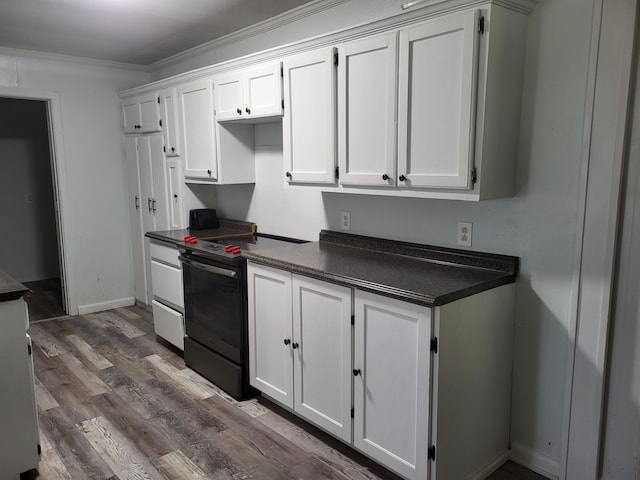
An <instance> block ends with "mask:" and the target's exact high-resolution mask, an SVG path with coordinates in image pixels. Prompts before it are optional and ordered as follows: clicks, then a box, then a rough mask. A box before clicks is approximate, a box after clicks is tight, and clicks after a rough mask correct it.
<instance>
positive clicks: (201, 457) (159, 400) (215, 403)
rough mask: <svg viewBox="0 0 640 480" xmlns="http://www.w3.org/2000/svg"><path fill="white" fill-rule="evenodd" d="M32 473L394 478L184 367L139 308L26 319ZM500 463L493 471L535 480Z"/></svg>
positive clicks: (237, 479)
mask: <svg viewBox="0 0 640 480" xmlns="http://www.w3.org/2000/svg"><path fill="white" fill-rule="evenodd" d="M29 330H30V334H31V336H32V338H33V341H34V344H35V348H34V349H33V350H34V363H35V375H36V399H37V404H38V410H39V419H40V439H41V444H42V456H41V461H40V466H39V471H40V478H42V479H46V480H57V479H73V480H78V479H85V478H87V479H89V478H90V479H97V480H103V479H109V480H115V479H129V478H132V479H133V478H135V479H146V478H149V479H199V480H202V479H212V480H216V479H227V480H241V479H249V478H252V479H265V480H273V479H307V480H313V479H327V480H329V479H331V480H346V479H360V480H365V479H368V480H375V479H389V480H395V479H397V477H396V476H395V475H393V474H392V473H390V472H389V471H387V470H385V469H384V468H382V467H380V466H378V465H377V464H375V463H373V462H371V461H370V460H368V459H367V458H365V457H363V456H361V455H359V454H357V453H356V452H353V451H352V450H351V449H349V448H347V447H346V446H345V445H343V444H342V443H340V442H338V441H336V440H335V439H333V438H331V437H329V436H328V435H326V434H324V433H323V432H321V431H319V430H317V429H315V428H314V427H311V426H309V425H308V424H306V423H305V422H302V421H301V420H299V419H298V418H297V417H295V416H293V415H291V414H289V413H288V412H285V411H284V410H282V409H280V408H279V407H277V406H276V405H273V404H272V403H270V402H267V401H266V400H262V399H252V400H249V401H245V402H237V401H235V400H233V399H232V398H231V397H229V396H228V395H226V394H225V393H224V392H222V391H221V390H219V389H218V388H217V387H215V386H214V385H212V384H211V383H209V382H208V381H206V380H205V379H203V378H202V377H200V376H199V375H197V374H196V373H194V372H192V371H191V370H190V369H188V368H186V367H185V365H184V361H183V360H182V358H181V357H180V356H179V355H177V354H176V353H175V352H174V351H173V350H171V349H169V348H168V347H167V346H166V345H165V344H163V343H159V342H158V341H157V340H156V337H155V335H154V334H153V327H152V324H151V316H150V313H149V312H148V311H146V310H144V309H141V308H138V307H131V308H122V309H116V310H111V311H108V312H102V313H98V314H92V315H84V316H74V317H66V318H60V319H55V320H51V321H44V322H39V323H35V324H32V325H31V327H30V329H29ZM542 478H543V477H539V476H537V475H535V474H533V473H531V472H529V471H527V470H526V469H523V468H522V467H519V466H517V465H515V464H513V463H508V464H506V465H505V466H503V467H502V468H501V469H500V470H499V471H498V472H496V473H495V474H494V475H493V476H492V477H491V480H507V479H510V480H539V479H542Z"/></svg>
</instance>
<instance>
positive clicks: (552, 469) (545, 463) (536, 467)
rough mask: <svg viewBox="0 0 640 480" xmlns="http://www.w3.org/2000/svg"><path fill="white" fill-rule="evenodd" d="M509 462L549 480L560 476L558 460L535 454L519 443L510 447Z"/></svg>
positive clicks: (542, 454) (554, 479) (538, 453)
mask: <svg viewBox="0 0 640 480" xmlns="http://www.w3.org/2000/svg"><path fill="white" fill-rule="evenodd" d="M511 460H513V461H514V462H516V463H519V464H520V465H522V466H523V467H527V468H528V469H529V470H533V471H534V472H536V473H539V474H540V475H543V476H545V477H547V478H549V479H551V480H558V476H559V475H560V462H559V461H558V460H556V459H555V458H551V457H549V456H548V455H545V454H544V453H540V452H536V451H535V450H533V449H532V448H530V447H527V446H525V445H522V444H521V443H517V442H516V443H513V444H512V445H511Z"/></svg>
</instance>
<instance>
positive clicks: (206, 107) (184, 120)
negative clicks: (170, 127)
mask: <svg viewBox="0 0 640 480" xmlns="http://www.w3.org/2000/svg"><path fill="white" fill-rule="evenodd" d="M178 112H179V116H180V127H181V131H182V140H183V142H184V143H183V145H182V148H183V161H184V164H183V167H184V175H185V177H188V178H195V179H207V180H216V179H217V178H218V166H217V160H216V144H215V129H214V121H213V85H212V84H211V80H210V79H204V80H196V81H193V82H189V83H187V84H183V85H180V86H179V87H178Z"/></svg>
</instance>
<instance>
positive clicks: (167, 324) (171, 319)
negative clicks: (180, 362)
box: [151, 300, 184, 351]
mask: <svg viewBox="0 0 640 480" xmlns="http://www.w3.org/2000/svg"><path fill="white" fill-rule="evenodd" d="M151 308H152V310H153V329H154V330H155V332H156V335H158V336H159V337H162V338H164V339H165V340H166V341H168V342H169V343H171V344H173V345H175V346H176V347H178V348H179V349H180V350H183V351H184V316H183V315H182V314H181V313H180V312H176V311H175V310H173V309H172V308H169V307H167V306H165V305H163V304H161V303H160V302H158V301H156V300H153V301H152V302H151Z"/></svg>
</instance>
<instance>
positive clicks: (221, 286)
mask: <svg viewBox="0 0 640 480" xmlns="http://www.w3.org/2000/svg"><path fill="white" fill-rule="evenodd" d="M180 261H181V262H182V274H183V280H184V313H185V315H184V316H185V332H186V335H187V337H189V338H190V339H191V340H193V341H195V342H198V343H199V344H201V345H203V346H205V347H207V348H209V349H211V350H213V351H214V352H216V353H218V354H219V355H222V356H224V357H226V358H227V359H229V360H231V361H233V362H235V363H238V364H239V363H241V361H242V356H243V344H244V334H245V333H244V330H245V323H246V322H245V318H246V314H245V309H246V300H245V299H244V298H243V292H244V289H243V287H242V285H243V282H244V279H243V278H242V268H240V266H229V265H225V264H222V263H218V262H216V261H215V260H211V259H208V258H203V257H199V256H196V255H191V254H188V253H185V254H183V255H181V256H180Z"/></svg>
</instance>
